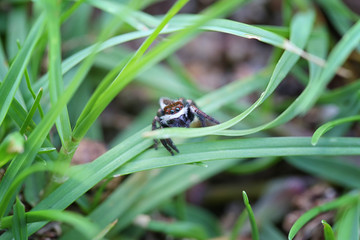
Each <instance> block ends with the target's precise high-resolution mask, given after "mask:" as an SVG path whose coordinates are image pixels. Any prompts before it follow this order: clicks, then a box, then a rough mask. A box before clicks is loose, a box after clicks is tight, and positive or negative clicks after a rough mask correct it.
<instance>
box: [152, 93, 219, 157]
mask: <svg viewBox="0 0 360 240" xmlns="http://www.w3.org/2000/svg"><path fill="white" fill-rule="evenodd" d="M159 102H160V109H159V110H158V111H157V114H156V116H155V118H154V120H153V122H152V130H156V129H159V128H168V127H186V128H188V127H190V124H191V123H192V122H193V121H194V119H195V117H197V118H198V119H199V121H200V123H201V126H202V127H205V126H209V125H215V124H219V122H218V121H217V120H216V119H214V118H212V117H210V116H209V115H207V114H206V113H204V112H203V111H201V110H200V109H199V108H197V106H196V105H195V103H194V101H192V100H185V99H184V98H180V99H178V100H171V99H169V98H165V97H163V98H160V101H159ZM156 123H159V124H160V127H157V125H156ZM160 142H161V143H162V145H163V146H164V147H165V148H166V150H168V151H169V152H170V153H171V155H174V153H173V151H172V150H175V151H176V152H178V153H179V150H178V149H177V148H176V146H175V145H174V143H173V141H172V140H171V139H170V138H166V139H160ZM157 145H158V140H156V139H154V147H155V149H157Z"/></svg>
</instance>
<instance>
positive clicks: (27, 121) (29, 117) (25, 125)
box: [20, 88, 43, 134]
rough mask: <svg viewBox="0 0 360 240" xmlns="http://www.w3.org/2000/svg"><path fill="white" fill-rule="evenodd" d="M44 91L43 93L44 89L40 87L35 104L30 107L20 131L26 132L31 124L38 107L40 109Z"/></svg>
mask: <svg viewBox="0 0 360 240" xmlns="http://www.w3.org/2000/svg"><path fill="white" fill-rule="evenodd" d="M42 93H43V89H42V88H40V90H39V92H38V94H37V95H36V98H35V101H34V104H33V105H32V107H31V108H30V111H29V114H28V115H27V116H26V118H25V121H24V122H23V124H22V126H21V128H20V133H21V134H24V133H25V131H26V129H27V128H28V127H29V126H30V124H31V121H32V117H33V116H34V114H35V111H36V109H37V108H38V109H39V111H40V100H41V97H42Z"/></svg>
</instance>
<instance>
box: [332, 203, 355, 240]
mask: <svg viewBox="0 0 360 240" xmlns="http://www.w3.org/2000/svg"><path fill="white" fill-rule="evenodd" d="M359 202H360V201H359V199H358V201H357V202H355V203H354V204H351V205H350V204H349V205H348V206H346V207H347V208H346V209H345V211H344V212H343V213H342V215H341V217H340V219H339V221H338V231H337V237H338V239H349V240H357V239H359Z"/></svg>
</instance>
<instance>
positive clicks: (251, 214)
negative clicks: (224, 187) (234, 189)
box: [242, 191, 259, 240]
mask: <svg viewBox="0 0 360 240" xmlns="http://www.w3.org/2000/svg"><path fill="white" fill-rule="evenodd" d="M242 194H243V199H244V204H245V207H246V211H247V213H248V216H249V220H250V225H251V237H252V239H253V240H259V230H258V229H257V225H256V220H255V216H254V212H253V210H252V208H251V205H250V203H249V198H248V196H247V195H246V192H245V191H243V192H242Z"/></svg>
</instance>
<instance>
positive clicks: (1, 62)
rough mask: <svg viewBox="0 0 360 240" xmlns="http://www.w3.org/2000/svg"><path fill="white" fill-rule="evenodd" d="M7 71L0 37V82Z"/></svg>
mask: <svg viewBox="0 0 360 240" xmlns="http://www.w3.org/2000/svg"><path fill="white" fill-rule="evenodd" d="M7 72H8V67H7V61H6V56H5V53H4V48H3V44H2V41H1V39H0V82H2V81H3V79H4V78H5V76H6V73H7Z"/></svg>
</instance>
